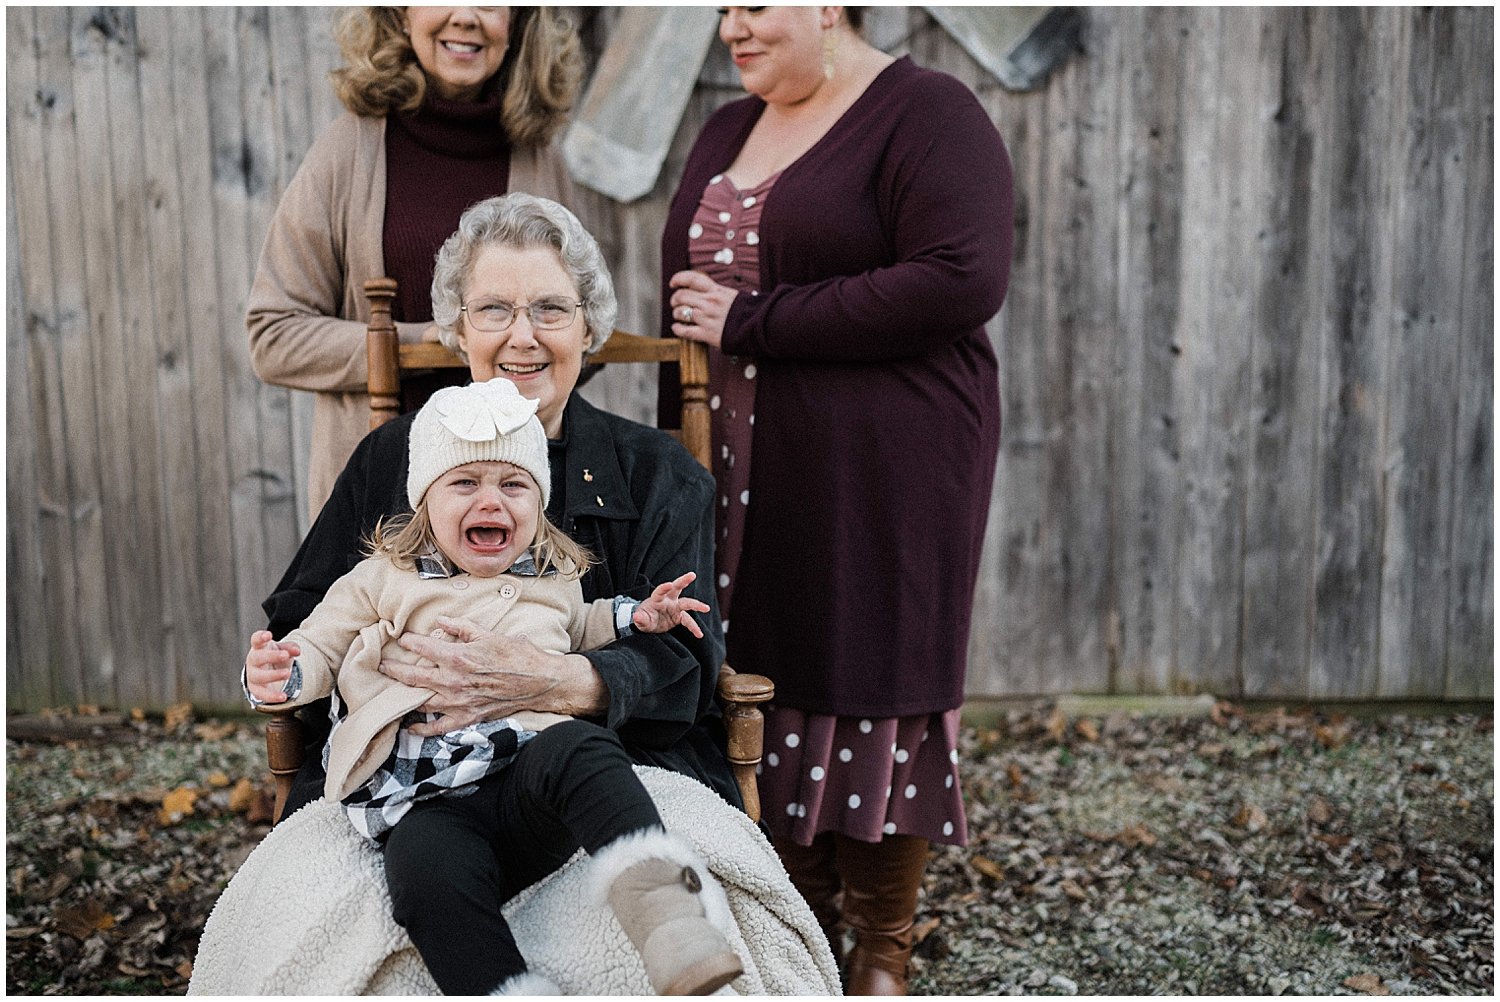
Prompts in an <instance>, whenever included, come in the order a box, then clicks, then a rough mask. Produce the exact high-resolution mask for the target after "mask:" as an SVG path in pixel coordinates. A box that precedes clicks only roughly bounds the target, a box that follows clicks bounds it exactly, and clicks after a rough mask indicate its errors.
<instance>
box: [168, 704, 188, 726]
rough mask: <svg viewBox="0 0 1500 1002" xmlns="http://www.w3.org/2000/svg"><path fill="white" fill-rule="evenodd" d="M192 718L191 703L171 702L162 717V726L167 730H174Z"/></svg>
mask: <svg viewBox="0 0 1500 1002" xmlns="http://www.w3.org/2000/svg"><path fill="white" fill-rule="evenodd" d="M192 719H193V704H192V703H173V704H172V705H171V706H169V707H167V709H166V713H165V714H164V716H163V717H162V726H163V727H165V728H166V729H167V730H169V731H175V730H177V728H179V727H182V726H183V725H185V724H188V723H191V722H192Z"/></svg>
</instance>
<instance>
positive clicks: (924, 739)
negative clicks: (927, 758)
mask: <svg viewBox="0 0 1500 1002" xmlns="http://www.w3.org/2000/svg"><path fill="white" fill-rule="evenodd" d="M929 736H930V735H929V734H928V733H927V732H926V731H923V732H922V743H923V744H924V745H925V744H926V743H927V738H928V737H929Z"/></svg>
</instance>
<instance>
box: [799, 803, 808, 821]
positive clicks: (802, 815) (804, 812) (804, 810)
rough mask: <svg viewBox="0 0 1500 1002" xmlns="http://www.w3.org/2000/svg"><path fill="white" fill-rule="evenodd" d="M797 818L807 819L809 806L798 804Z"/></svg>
mask: <svg viewBox="0 0 1500 1002" xmlns="http://www.w3.org/2000/svg"><path fill="white" fill-rule="evenodd" d="M797 817H799V818H805V817H807V805H806V804H798V805H797Z"/></svg>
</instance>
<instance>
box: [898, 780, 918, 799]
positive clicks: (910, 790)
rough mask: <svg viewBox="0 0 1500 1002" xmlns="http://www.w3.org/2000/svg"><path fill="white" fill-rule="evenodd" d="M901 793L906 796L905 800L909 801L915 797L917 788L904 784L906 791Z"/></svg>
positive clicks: (911, 784)
mask: <svg viewBox="0 0 1500 1002" xmlns="http://www.w3.org/2000/svg"><path fill="white" fill-rule="evenodd" d="M901 792H902V793H904V794H905V795H906V799H907V800H910V799H911V798H912V797H915V796H916V795H917V787H916V785H915V784H913V783H908V784H906V789H905V790H902V791H901Z"/></svg>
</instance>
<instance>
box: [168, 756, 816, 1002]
mask: <svg viewBox="0 0 1500 1002" xmlns="http://www.w3.org/2000/svg"><path fill="white" fill-rule="evenodd" d="M636 771H637V772H638V773H639V774H640V777H641V781H642V782H643V783H644V784H645V786H646V789H647V790H648V791H650V793H651V796H652V799H654V800H655V801H656V805H657V809H658V810H659V811H660V812H661V816H662V820H663V822H665V824H666V826H667V828H668V830H669V831H673V832H677V833H678V834H680V835H682V836H683V837H685V838H686V839H687V840H688V841H690V842H692V844H693V846H694V847H695V848H696V849H697V850H698V852H699V853H700V854H702V856H703V858H704V859H705V860H706V861H707V862H708V867H709V869H710V870H711V871H712V872H713V874H714V876H715V877H717V878H718V880H719V882H720V883H721V884H722V885H723V887H724V891H725V893H726V894H727V895H728V898H729V905H730V910H731V912H732V913H733V915H734V919H735V922H736V924H737V926H738V928H737V929H736V930H734V931H733V932H732V933H731V935H730V944H731V945H732V946H733V947H734V948H735V950H736V951H737V952H738V953H739V955H740V958H741V960H743V961H744V965H745V973H744V974H743V975H741V976H740V977H738V978H736V979H735V980H734V981H733V982H732V983H731V984H730V985H729V986H728V987H729V989H731V990H732V993H737V994H741V995H823V996H827V995H838V994H840V989H839V980H838V971H837V968H836V967H835V966H834V961H833V954H832V953H831V952H830V950H829V948H828V942H827V940H825V939H824V938H823V934H822V932H821V931H820V930H819V929H818V924H817V922H816V920H814V919H813V916H812V912H811V911H810V910H809V909H808V907H807V904H806V902H804V901H803V900H802V897H801V896H800V895H799V894H798V893H797V892H796V890H795V889H794V888H793V887H792V883H791V880H790V879H789V878H788V877H787V875H786V871H785V870H784V869H783V868H782V866H781V863H780V861H779V860H778V859H777V858H776V853H775V850H773V849H772V848H771V844H770V843H769V842H767V841H766V839H765V837H764V836H763V835H762V834H761V832H760V830H759V829H758V828H756V827H755V825H753V824H751V823H750V819H749V818H747V817H746V816H745V815H744V814H742V813H740V812H739V811H736V810H734V809H733V808H730V807H729V806H728V805H726V804H725V803H724V802H723V801H722V800H720V799H719V798H718V796H717V795H715V794H714V793H713V792H712V791H711V790H709V789H707V788H706V787H704V786H703V785H701V784H699V783H697V782H695V781H694V780H692V779H689V778H687V777H685V776H680V775H678V774H676V773H672V772H668V771H666V770H664V769H656V768H651V767H648V766H638V767H637V769H636ZM435 851H441V850H440V849H437V848H435ZM383 866H384V863H383V861H382V858H381V854H380V852H379V851H378V850H377V849H375V848H374V847H373V846H371V845H370V844H369V843H368V842H366V841H365V840H364V839H362V838H361V837H360V836H358V835H357V834H355V832H354V829H353V828H352V827H351V826H350V824H349V822H348V820H347V819H346V818H345V817H344V815H343V811H342V810H341V809H340V808H339V805H338V804H336V803H333V802H331V801H326V800H320V801H317V802H316V803H313V804H309V805H308V806H306V807H304V808H303V809H302V810H300V811H298V812H297V813H296V814H294V815H292V816H291V817H290V818H287V819H286V820H285V821H284V822H282V823H281V824H279V825H277V826H276V827H275V828H274V829H272V830H271V833H270V834H269V835H267V836H266V838H265V840H264V841H263V842H262V843H261V844H260V845H259V846H257V847H256V848H255V851H254V852H252V853H251V854H250V857H249V858H248V859H247V860H245V864H244V866H242V867H241V868H240V870H239V872H238V873H236V874H235V875H234V879H232V880H231V881H230V882H229V886H228V887H226V888H225V889H224V893H223V895H221V896H220V898H219V901H218V903H217V904H216V905H215V906H214V910H213V913H212V914H211V915H209V917H208V923H207V924H206V925H205V926H204V929H203V937H202V939H201V941H200V943H199V946H198V955H197V957H196V959H195V960H194V962H193V976H192V981H191V983H190V984H189V986H188V994H189V995H436V994H438V989H437V985H436V984H435V983H434V982H433V980H432V976H431V975H429V974H428V973H427V968H426V967H425V966H424V965H423V963H422V959H421V957H419V956H418V955H417V952H416V950H415V949H414V948H413V947H412V945H411V941H410V940H409V939H407V936H406V933H405V931H404V930H402V929H401V927H400V926H398V925H396V923H395V922H394V921H393V920H392V919H391V901H390V896H389V894H388V893H387V892H386V887H385V874H384V872H383ZM587 873H588V865H587V858H586V857H585V856H584V855H583V853H582V851H580V852H579V854H578V855H577V856H575V857H574V858H573V859H572V860H571V861H570V862H569V863H568V864H567V865H565V866H564V867H563V868H562V869H561V870H559V871H557V872H556V873H554V874H552V875H551V876H549V877H547V878H546V879H544V880H542V881H540V882H538V883H536V884H534V885H532V886H531V887H529V888H527V889H526V890H525V891H522V892H521V893H520V894H519V895H517V896H516V897H515V898H514V899H513V900H512V901H511V902H510V903H509V904H507V905H506V906H505V909H504V911H505V916H506V918H507V919H508V920H509V921H510V924H511V928H512V930H513V931H514V933H515V936H516V940H517V942H518V944H519V945H520V948H521V952H522V954H523V955H525V957H526V959H527V963H528V964H530V965H531V968H532V970H534V971H536V972H538V973H540V974H543V975H545V976H546V977H548V978H550V979H552V981H553V982H555V983H556V984H557V985H558V986H560V987H561V988H562V990H563V991H565V992H567V993H568V994H573V995H649V994H651V986H650V983H649V982H648V981H647V980H646V972H645V969H644V968H643V967H642V966H641V961H640V958H639V956H638V955H637V954H636V952H635V949H634V948H633V947H632V946H631V945H630V941H629V940H628V939H626V938H625V933H624V931H623V930H622V929H621V928H620V925H619V923H618V922H616V921H615V918H614V914H613V913H612V912H611V911H610V910H609V908H608V907H607V906H605V905H598V904H593V903H591V902H590V901H589V899H588V895H587V892H586V887H587Z"/></svg>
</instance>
